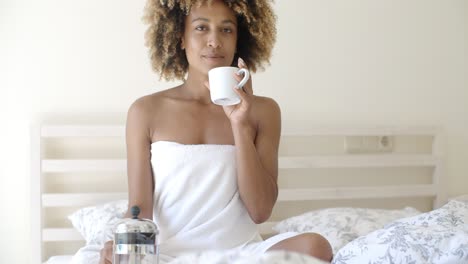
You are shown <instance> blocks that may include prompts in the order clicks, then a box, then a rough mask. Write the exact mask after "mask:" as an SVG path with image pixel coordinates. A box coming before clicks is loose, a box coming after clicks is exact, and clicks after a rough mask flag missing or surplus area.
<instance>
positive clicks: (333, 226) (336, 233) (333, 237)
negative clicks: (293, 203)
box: [273, 207, 421, 253]
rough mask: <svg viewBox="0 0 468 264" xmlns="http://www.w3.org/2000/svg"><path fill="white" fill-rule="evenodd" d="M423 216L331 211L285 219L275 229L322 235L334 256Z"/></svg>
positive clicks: (407, 212) (398, 212)
mask: <svg viewBox="0 0 468 264" xmlns="http://www.w3.org/2000/svg"><path fill="white" fill-rule="evenodd" d="M420 213H421V212H420V211H418V210H416V209H414V208H412V207H406V208H404V209H401V210H385V209H368V208H352V207H343V208H327V209H320V210H315V211H311V212H307V213H305V214H302V215H298V216H294V217H291V218H288V219H285V220H283V221H281V222H279V223H277V224H276V225H275V226H274V227H273V230H275V231H276V232H278V233H284V232H298V233H306V232H314V233H318V234H320V235H322V236H324V237H325V238H326V239H327V240H328V241H329V242H330V244H331V246H332V249H333V253H336V252H338V250H339V249H340V248H341V247H343V246H344V245H346V244H347V243H349V242H350V241H352V240H354V239H356V238H358V237H360V236H363V235H366V234H368V233H370V232H372V231H374V230H377V229H379V228H382V227H383V226H384V225H385V224H387V223H390V222H392V221H394V220H396V219H399V218H404V217H409V216H414V215H417V214H420Z"/></svg>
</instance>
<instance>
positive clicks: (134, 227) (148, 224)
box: [114, 206, 159, 235]
mask: <svg viewBox="0 0 468 264" xmlns="http://www.w3.org/2000/svg"><path fill="white" fill-rule="evenodd" d="M131 212H132V215H133V218H125V219H122V220H121V221H119V222H118V223H117V225H116V226H115V230H114V233H115V234H126V233H146V234H148V233H151V234H156V235H158V234H159V229H158V226H157V225H156V224H155V223H154V222H153V221H151V220H150V219H142V218H138V215H139V214H140V208H139V207H138V206H133V207H132V208H131Z"/></svg>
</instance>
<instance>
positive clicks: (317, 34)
mask: <svg viewBox="0 0 468 264" xmlns="http://www.w3.org/2000/svg"><path fill="white" fill-rule="evenodd" d="M143 5H144V1H143V0H140V1H110V0H103V1H91V0H81V1H58V0H55V1H54V0H44V1H31V0H19V1H18V0H16V1H15V0H2V2H0V87H1V88H0V89H1V92H0V105H1V108H0V118H1V120H2V122H1V125H2V129H1V130H0V131H1V136H0V144H1V151H0V153H1V154H2V156H1V161H2V162H1V166H0V177H1V178H0V196H1V197H0V198H1V200H0V201H1V202H0V214H1V215H0V219H1V223H0V234H2V239H1V240H0V263H28V262H29V259H28V254H27V252H28V249H29V243H30V242H29V213H30V212H29V182H30V180H29V163H28V162H29V160H28V159H29V155H30V154H29V151H28V148H29V138H28V137H29V134H28V133H29V130H28V129H29V125H30V123H32V122H36V121H38V120H39V119H40V118H43V117H49V116H51V115H55V114H51V113H62V114H63V113H75V114H77V115H78V116H90V115H92V113H104V112H117V113H125V112H126V110H127V107H128V106H129V104H130V103H131V102H132V101H133V100H135V99H136V98H138V97H140V96H142V95H145V94H148V93H152V92H155V91H159V90H161V89H165V88H167V87H170V86H171V85H173V84H171V83H164V82H158V76H156V75H154V74H153V73H152V71H151V69H150V66H149V61H148V59H147V54H146V48H145V47H144V46H143V44H144V40H143V34H144V30H145V27H144V26H143V25H142V23H141V20H140V18H141V15H142V8H143ZM276 7H277V15H278V43H277V46H276V49H275V53H274V57H273V60H272V65H271V67H269V68H268V69H267V71H266V72H264V73H260V74H257V75H256V76H254V89H255V91H256V93H258V94H262V95H267V96H271V97H273V98H275V99H276V100H277V101H278V102H279V103H280V105H281V107H282V113H283V119H284V120H288V119H308V120H310V121H311V122H314V123H317V124H356V123H357V124H375V123H378V124H440V125H443V126H444V127H445V129H446V135H447V137H448V140H447V173H448V176H447V182H448V191H449V195H450V196H453V195H458V194H462V193H468V187H467V186H468V177H467V175H468V162H466V160H467V158H468V80H467V78H468V77H467V76H468V39H467V36H468V2H467V1H465V0H445V1H440V0H438V1H436V0H411V1H407V0H379V1H375V0H359V1H358V0H356V1H346V0H340V1H338V0H334V1H326V0H322V1H319V0H313V1H310V0H308V1H305V0H303V1H300V0H288V1H285V0H277V1H276ZM120 117H121V119H122V120H123V119H124V114H122V115H121V116H120ZM5 238H8V239H5ZM25 252H26V254H25Z"/></svg>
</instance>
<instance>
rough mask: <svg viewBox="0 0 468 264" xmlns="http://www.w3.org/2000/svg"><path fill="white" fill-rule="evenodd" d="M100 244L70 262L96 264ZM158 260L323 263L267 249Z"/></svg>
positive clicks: (211, 263) (174, 263)
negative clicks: (247, 252) (250, 252)
mask: <svg viewBox="0 0 468 264" xmlns="http://www.w3.org/2000/svg"><path fill="white" fill-rule="evenodd" d="M100 250H101V247H100V246H97V245H89V246H85V247H83V248H81V249H80V250H79V251H78V252H77V253H76V254H75V255H74V256H73V258H72V262H71V264H85V263H86V264H98V262H99V251H100ZM160 262H162V263H168V264H228V263H229V264H263V263H264V264H267V263H268V264H324V263H326V262H323V261H321V260H319V259H316V258H313V257H309V256H306V255H302V254H298V253H294V252H286V251H268V252H265V253H264V254H261V255H255V256H253V255H251V254H249V255H243V254H242V253H241V252H235V251H204V252H199V253H193V254H187V255H183V256H180V257H177V258H176V259H172V260H171V259H165V257H164V256H161V259H160Z"/></svg>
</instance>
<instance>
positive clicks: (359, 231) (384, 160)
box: [31, 121, 468, 264]
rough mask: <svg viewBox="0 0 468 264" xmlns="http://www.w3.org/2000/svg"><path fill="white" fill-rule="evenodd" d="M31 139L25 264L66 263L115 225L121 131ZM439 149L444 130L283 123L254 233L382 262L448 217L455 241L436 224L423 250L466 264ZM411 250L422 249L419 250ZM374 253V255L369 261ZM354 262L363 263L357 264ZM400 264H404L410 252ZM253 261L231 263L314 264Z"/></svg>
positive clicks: (210, 255)
mask: <svg viewBox="0 0 468 264" xmlns="http://www.w3.org/2000/svg"><path fill="white" fill-rule="evenodd" d="M31 135H32V138H31V146H32V159H31V162H32V166H31V168H32V172H31V186H32V187H31V199H32V201H31V202H32V215H31V217H32V220H31V223H32V226H31V233H32V243H33V245H32V258H33V261H32V263H35V264H39V263H46V262H47V263H50V264H61V263H70V261H71V260H72V256H73V255H75V254H76V252H77V251H78V250H79V249H80V248H83V247H84V246H88V245H89V244H90V241H91V240H93V239H96V240H102V239H103V238H104V237H105V236H106V235H107V236H108V235H109V234H104V235H103V234H96V232H97V231H96V229H98V228H100V226H99V225H100V224H102V225H105V224H106V223H107V224H108V223H110V222H111V221H115V220H116V219H118V218H119V216H121V215H122V214H123V211H124V210H125V209H126V203H125V202H126V201H125V199H126V198H127V194H126V161H125V138H124V135H125V128H124V125H122V124H108V123H100V124H96V123H93V124H88V123H86V122H79V123H76V124H70V123H67V124H63V123H53V122H52V123H43V124H39V125H35V126H33V128H32V133H31ZM443 146H444V138H443V131H442V129H441V128H440V127H436V126H314V125H311V124H309V123H307V122H301V121H296V122H289V123H285V124H283V131H282V138H281V144H280V159H279V168H280V170H279V180H278V181H279V188H280V191H279V197H278V203H277V205H276V206H275V208H274V211H273V214H272V216H271V218H270V219H269V220H268V221H267V222H266V223H263V224H261V225H259V226H258V228H259V231H260V233H261V234H262V236H264V237H266V238H267V237H269V236H271V235H273V234H275V233H281V232H288V231H294V232H319V233H321V234H322V235H324V236H326V237H327V238H328V239H329V241H330V242H331V244H332V246H333V249H334V263H367V262H369V263H370V262H371V261H372V263H389V262H386V261H388V260H389V259H390V260H395V259H392V258H393V257H394V256H392V255H391V252H390V251H389V250H388V249H389V247H388V245H384V244H385V243H383V242H382V241H380V240H379V239H382V238H386V239H387V241H389V240H391V239H390V238H391V237H395V234H396V233H398V232H397V231H402V230H404V231H406V232H407V233H408V232H409V233H410V235H411V232H418V233H419V234H421V229H418V230H414V231H411V230H409V231H408V228H406V229H405V226H406V227H408V226H413V227H415V226H419V225H421V226H424V225H426V226H427V220H428V219H433V218H434V217H435V216H439V218H440V217H441V216H444V214H446V215H448V216H447V217H445V216H444V217H445V218H444V219H449V218H450V217H452V218H451V219H452V220H453V217H455V219H456V220H457V221H459V222H456V221H455V222H456V223H450V224H453V225H454V226H455V227H456V228H454V226H450V228H451V230H455V231H456V232H455V231H454V233H453V234H451V237H455V238H456V239H458V240H453V239H452V240H447V239H446V240H443V238H444V236H447V234H448V233H447V232H444V230H442V229H441V228H440V226H444V225H445V226H446V227H447V223H439V224H440V225H435V227H434V228H436V227H437V228H439V229H437V230H436V231H439V233H440V236H441V238H440V239H442V240H440V241H439V244H437V243H436V242H434V243H433V244H431V246H432V248H433V249H435V251H437V249H438V248H439V249H440V248H442V247H441V246H440V243H446V242H447V241H448V242H450V243H452V242H453V243H458V244H460V245H461V247H457V248H455V247H450V245H449V246H446V247H447V248H448V249H447V250H455V251H454V252H452V253H450V254H451V255H450V256H445V259H448V260H449V261H451V260H452V259H451V258H449V257H451V256H452V255H453V256H455V257H457V260H458V259H459V260H461V261H465V260H467V261H468V241H465V240H466V239H465V238H463V234H465V235H466V237H468V230H466V229H468V228H467V225H468V218H467V217H466V215H467V214H466V212H467V211H468V209H467V208H466V207H465V206H468V204H467V203H464V202H458V201H456V202H457V203H456V204H451V203H447V198H446V193H445V189H446V188H445V186H444V153H443ZM454 202H455V201H454ZM449 204H450V208H446V207H447V205H449ZM439 210H445V211H439ZM102 212H105V213H104V214H102ZM106 221H107V222H106ZM460 221H461V224H460ZM464 221H465V222H464ZM436 224H437V223H436ZM460 226H461V227H460ZM392 228H393V229H392ZM457 228H458V229H457ZM93 229H94V230H93ZM395 230H396V231H395ZM410 231H411V232H410ZM426 231H427V232H429V233H428V235H431V234H435V233H434V232H435V231H434V230H426ZM426 231H424V232H426ZM93 232H94V233H93ZM379 232H380V233H379ZM424 232H423V233H424ZM463 232H466V233H463ZM388 234H390V235H388ZM386 235H388V236H386ZM99 236H101V237H99ZM458 236H461V238H460V237H458ZM434 237H435V236H434ZM413 238H414V237H413ZM414 239H415V241H416V240H417V239H418V238H414ZM419 239H422V240H425V239H426V240H427V236H422V237H420V238H419ZM464 239H465V240H464ZM454 241H455V242H454ZM413 242H414V241H413ZM465 242H466V248H465V247H464V246H465V244H464V243H465ZM97 243H99V241H98V242H97ZM405 243H406V244H405V245H397V246H401V247H402V248H403V249H408V248H412V247H413V246H412V244H411V243H412V242H411V241H410V242H408V241H405ZM418 243H419V244H418ZM450 243H449V244H450ZM414 244H417V245H419V248H421V243H420V242H417V241H416V242H414ZM446 244H447V243H446ZM393 248H395V245H394V244H393ZM416 248H417V247H416ZM364 249H365V250H364ZM433 249H430V250H427V249H425V248H422V249H420V251H421V252H422V251H425V253H424V252H423V253H421V254H422V255H421V256H416V257H426V258H427V257H428V256H429V257H433V255H434V254H435V253H431V252H432V251H431V250H433ZM379 250H380V251H382V253H381V254H380V255H379V254H374V253H372V252H380V251H379ZM395 250H401V248H398V249H395ZM444 250H445V248H444ZM456 250H458V251H456ZM406 251H407V250H406ZM439 251H440V250H439ZM359 252H360V253H359ZM366 252H367V253H368V254H367V255H366V254H365V253H366ZM418 252H419V251H418ZM371 253H372V254H371ZM395 254H397V253H395ZM408 254H409V253H408ZM424 254H425V255H424ZM428 254H429V255H428ZM431 254H432V255H431ZM362 256H365V257H367V259H365V262H363V258H362ZM402 256H403V255H401V254H400V255H399V257H402ZM437 256H438V257H439V259H442V260H443V261H445V259H444V256H442V255H440V254H439V255H437ZM190 257H191V258H192V259H187V261H186V262H185V263H206V262H204V261H203V258H204V259H205V261H206V259H210V260H212V261H213V260H219V262H216V261H214V262H212V263H224V262H222V261H225V259H224V260H223V256H222V254H221V255H220V254H219V253H216V252H207V253H206V255H203V256H188V257H187V258H190ZM405 257H406V258H407V259H408V260H411V259H412V257H414V254H412V255H410V256H409V258H408V256H405ZM416 257H414V259H415V260H418V259H417V258H416ZM261 258H262V259H260V258H259V259H255V260H252V259H250V260H246V259H242V258H240V257H239V258H238V259H237V260H236V261H230V262H229V263H255V262H258V263H271V262H273V260H274V261H276V262H275V263H319V262H311V260H310V259H307V258H306V257H305V256H302V255H299V254H294V253H290V252H275V253H271V254H267V255H265V256H262V257H261ZM233 259H234V258H232V256H231V260H233ZM286 259H287V260H288V261H289V262H288V261H286ZM283 260H284V261H283ZM176 263H184V261H183V260H180V261H179V262H176ZM415 263H418V262H417V261H416V262H415ZM434 263H452V262H434ZM460 263H464V262H460Z"/></svg>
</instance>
